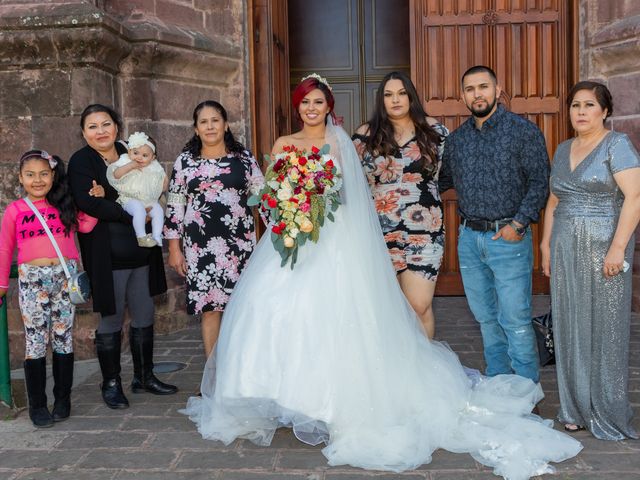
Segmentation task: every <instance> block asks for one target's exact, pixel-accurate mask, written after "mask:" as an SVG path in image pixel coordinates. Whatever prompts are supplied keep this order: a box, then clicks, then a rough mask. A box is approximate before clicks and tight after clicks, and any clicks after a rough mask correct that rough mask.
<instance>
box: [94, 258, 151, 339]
mask: <svg viewBox="0 0 640 480" xmlns="http://www.w3.org/2000/svg"><path fill="white" fill-rule="evenodd" d="M112 273H113V289H114V293H115V298H116V313H115V314H114V315H107V316H104V315H103V316H102V317H101V318H100V323H99V324H98V333H115V332H118V331H120V330H122V324H123V322H124V309H125V305H126V306H127V307H129V314H130V315H131V326H132V327H134V328H145V327H148V326H150V325H153V317H154V313H155V310H154V307H153V299H152V298H151V294H150V293H149V267H148V266H146V267H139V268H134V269H129V270H114V271H113V272H112Z"/></svg>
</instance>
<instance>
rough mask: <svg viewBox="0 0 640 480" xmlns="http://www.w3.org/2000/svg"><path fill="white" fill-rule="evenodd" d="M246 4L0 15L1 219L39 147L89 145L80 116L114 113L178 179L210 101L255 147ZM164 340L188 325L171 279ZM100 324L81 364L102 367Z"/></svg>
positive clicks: (86, 6)
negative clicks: (176, 163)
mask: <svg viewBox="0 0 640 480" xmlns="http://www.w3.org/2000/svg"><path fill="white" fill-rule="evenodd" d="M245 3H246V2H244V1H243V0H127V1H124V0H91V1H80V0H75V1H71V0H66V1H65V0H49V1H30V0H4V1H2V2H1V5H0V52H2V55H0V91H1V92H2V94H1V95H0V211H1V210H4V208H5V207H6V205H7V204H8V203H10V202H11V201H13V200H14V199H16V198H18V196H19V195H20V188H19V185H18V182H17V159H18V158H19V156H20V154H21V153H22V152H24V151H26V150H28V149H30V148H43V149H45V150H47V151H49V152H51V153H56V154H59V155H60V156H61V157H62V158H64V159H68V158H69V156H70V155H71V154H72V153H73V152H74V151H75V150H77V149H78V148H80V147H81V146H82V145H83V141H82V137H81V134H80V127H79V115H80V113H81V112H82V110H83V109H84V107H85V106H86V105H88V104H90V103H96V102H99V103H104V104H107V105H112V106H114V107H115V108H116V110H118V111H119V112H120V113H121V114H122V117H123V121H124V132H123V134H124V135H127V134H129V133H131V132H133V131H135V130H144V131H146V132H148V133H150V134H151V135H152V136H153V137H154V138H155V139H156V140H157V141H158V143H159V149H158V151H159V159H160V161H161V162H162V163H163V164H164V165H165V167H166V169H167V171H170V168H171V165H172V164H173V160H174V159H175V157H176V155H177V154H178V153H179V151H180V150H181V149H182V147H183V145H184V143H185V142H186V141H187V140H188V138H189V137H190V136H191V134H192V131H193V130H192V127H191V124H192V119H191V115H192V112H193V108H194V106H195V105H196V104H197V103H199V102H200V101H202V100H205V99H214V100H218V101H220V102H221V103H222V104H223V105H225V107H227V109H228V111H229V115H230V120H231V127H232V129H233V131H234V132H235V133H236V134H237V135H238V137H239V138H240V139H245V138H246V139H248V138H250V135H249V129H250V118H249V114H250V112H249V111H248V108H249V105H250V102H249V91H248V71H247V70H248V67H247V65H248V64H249V62H248V53H247V52H248V45H247V44H246V39H247V38H248V35H247V33H246V32H245V28H246V21H245V19H246V18H247V12H246V11H245V9H246V5H245ZM168 277H169V278H168V280H169V283H170V290H169V292H168V293H167V294H166V295H164V296H163V297H162V298H157V299H156V307H157V309H158V315H157V324H156V325H157V330H158V331H159V332H166V331H172V330H175V329H177V328H181V327H183V326H185V325H186V323H187V322H189V321H190V319H188V318H187V315H186V313H185V309H184V290H183V287H182V282H181V280H180V279H178V278H176V277H175V276H173V275H172V274H171V273H169V272H168ZM8 298H9V303H8V304H9V324H10V342H11V357H12V365H14V366H16V365H19V363H20V360H21V358H22V355H23V351H24V341H23V334H22V324H21V320H20V315H19V312H18V309H17V298H16V288H15V284H12V288H11V289H10V292H9V295H8ZM96 323H97V318H96V317H95V316H94V315H93V314H92V313H91V309H90V307H89V308H82V309H79V310H78V314H77V316H76V331H75V332H76V352H77V357H78V358H86V357H89V356H93V346H92V337H93V330H94V329H95V326H96Z"/></svg>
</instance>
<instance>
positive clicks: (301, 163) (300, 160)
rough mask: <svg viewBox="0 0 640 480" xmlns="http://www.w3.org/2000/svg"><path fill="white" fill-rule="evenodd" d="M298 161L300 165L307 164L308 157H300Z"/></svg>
mask: <svg viewBox="0 0 640 480" xmlns="http://www.w3.org/2000/svg"><path fill="white" fill-rule="evenodd" d="M298 163H299V164H300V165H306V164H307V159H306V158H305V157H300V158H299V159H298Z"/></svg>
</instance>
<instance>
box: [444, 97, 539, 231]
mask: <svg viewBox="0 0 640 480" xmlns="http://www.w3.org/2000/svg"><path fill="white" fill-rule="evenodd" d="M442 162H443V164H442V171H441V173H440V180H439V187H440V191H445V190H447V189H449V188H455V189H456V192H457V194H458V208H459V211H460V214H461V215H462V216H463V217H464V218H468V219H471V220H499V219H504V218H509V219H510V218H513V219H514V220H515V221H517V222H519V223H521V224H523V225H529V223H531V222H537V221H538V217H539V214H540V210H541V209H542V208H543V207H544V205H545V202H546V200H547V196H548V194H549V156H548V154H547V148H546V146H545V142H544V136H543V135H542V132H541V131H540V129H539V128H538V127H537V126H536V125H534V124H533V123H531V122H530V121H529V120H526V119H524V118H522V117H521V116H519V115H516V114H515V113H512V112H509V111H507V110H506V109H505V108H504V106H502V105H498V109H497V110H496V111H495V112H494V113H493V115H491V117H489V118H488V119H487V120H486V121H485V122H484V124H483V125H482V128H481V129H480V130H478V129H477V128H476V126H475V122H474V119H473V117H470V118H469V119H468V120H467V121H466V122H464V123H463V124H462V125H460V127H458V128H457V129H456V130H455V131H454V132H453V133H452V134H450V135H449V137H448V138H447V140H446V142H445V147H444V155H443V160H442Z"/></svg>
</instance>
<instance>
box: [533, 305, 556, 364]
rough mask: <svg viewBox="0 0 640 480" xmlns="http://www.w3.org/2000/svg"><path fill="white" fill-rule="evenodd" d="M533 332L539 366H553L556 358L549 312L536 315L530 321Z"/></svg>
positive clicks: (551, 320)
mask: <svg viewBox="0 0 640 480" xmlns="http://www.w3.org/2000/svg"><path fill="white" fill-rule="evenodd" d="M531 324H532V325H533V331H534V332H535V334H536V343H537V344H538V356H539V357H540V366H541V367H545V366H547V365H555V363H556V357H555V354H554V345H553V318H552V316H551V310H549V313H545V314H544V315H538V316H537V317H533V318H532V319H531Z"/></svg>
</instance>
